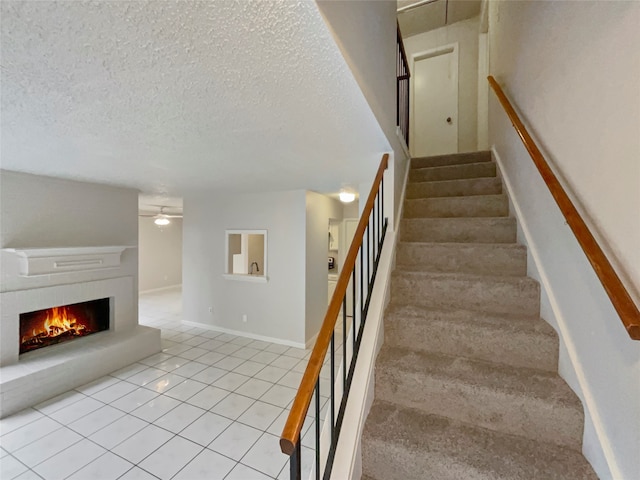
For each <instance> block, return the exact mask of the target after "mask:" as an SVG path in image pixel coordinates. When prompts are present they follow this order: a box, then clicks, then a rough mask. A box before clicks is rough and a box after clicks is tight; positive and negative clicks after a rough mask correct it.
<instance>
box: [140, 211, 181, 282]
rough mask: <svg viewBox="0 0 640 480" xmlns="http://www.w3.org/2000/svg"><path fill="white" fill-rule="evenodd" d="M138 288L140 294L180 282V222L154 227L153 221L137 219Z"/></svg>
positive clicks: (176, 219) (174, 219) (142, 218)
mask: <svg viewBox="0 0 640 480" xmlns="http://www.w3.org/2000/svg"><path fill="white" fill-rule="evenodd" d="M138 236H139V242H140V243H139V247H138V256H139V260H138V262H139V267H138V271H139V286H138V288H139V289H140V291H141V292H144V291H147V290H154V289H157V288H164V287H170V286H173V285H180V284H181V283H182V219H181V218H172V219H171V223H170V224H169V225H165V226H158V225H156V224H155V223H153V218H146V217H140V218H139V220H138Z"/></svg>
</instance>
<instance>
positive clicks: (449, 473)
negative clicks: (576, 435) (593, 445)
mask: <svg viewBox="0 0 640 480" xmlns="http://www.w3.org/2000/svg"><path fill="white" fill-rule="evenodd" d="M368 418H369V420H368V421H367V424H366V426H365V429H364V433H363V438H364V441H363V443H362V463H363V470H364V472H363V473H364V475H365V476H366V477H364V478H367V477H368V478H371V479H375V480H407V479H421V480H461V479H474V480H534V479H536V480H538V479H539V480H568V479H572V480H597V477H596V476H595V474H594V473H593V471H592V470H591V467H590V466H589V464H588V463H587V462H586V461H585V460H584V457H582V455H581V454H580V452H578V451H575V450H572V449H569V448H565V447H559V446H557V445H552V444H545V443H540V442H536V441H534V440H530V439H527V438H521V437H517V436H513V435H505V434H500V433H496V432H492V431H490V430H487V429H482V428H476V427H474V426H471V425H465V424H462V423H458V422H455V421H453V420H450V419H447V418H443V417H439V416H436V415H428V414H425V413H422V412H419V411H414V410H411V409H406V408H402V407H399V406H396V405H391V404H388V403H386V402H382V401H378V400H376V401H374V403H373V406H372V408H371V412H370V413H369V417H368Z"/></svg>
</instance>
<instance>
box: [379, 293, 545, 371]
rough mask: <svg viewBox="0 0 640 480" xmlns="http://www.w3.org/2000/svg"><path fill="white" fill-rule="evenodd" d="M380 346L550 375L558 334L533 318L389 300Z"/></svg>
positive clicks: (540, 320) (535, 317) (541, 321)
mask: <svg viewBox="0 0 640 480" xmlns="http://www.w3.org/2000/svg"><path fill="white" fill-rule="evenodd" d="M385 345H388V346H392V347H393V346H395V347H402V348H409V349H412V350H416V351H424V352H432V353H442V354H446V355H458V356H461V357H466V358H471V359H476V360H484V361H491V362H496V363H500V364H506V365H511V366H514V367H527V368H538V369H541V370H546V371H548V372H552V373H555V372H556V371H557V369H558V336H557V334H556V332H555V330H554V329H553V328H552V327H551V326H550V325H549V324H548V323H547V322H545V321H544V320H542V319H540V318H538V317H537V316H531V317H526V316H521V317H518V316H508V315H496V314H493V315H490V314H486V313H483V312H473V311H470V310H434V309H428V308H424V307H419V306H415V305H404V304H401V305H397V304H394V303H391V304H390V305H389V307H388V308H387V310H386V312H385Z"/></svg>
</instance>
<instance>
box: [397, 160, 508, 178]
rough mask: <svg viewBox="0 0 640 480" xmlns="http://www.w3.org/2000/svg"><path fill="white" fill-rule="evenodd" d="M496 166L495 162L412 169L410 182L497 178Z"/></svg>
mask: <svg viewBox="0 0 640 480" xmlns="http://www.w3.org/2000/svg"><path fill="white" fill-rule="evenodd" d="M495 176H496V164H495V163H493V162H480V163H467V164H465V165H449V166H444V167H429V168H416V169H413V168H412V169H411V170H410V172H409V181H410V182H433V181H436V180H457V179H460V178H479V177H495Z"/></svg>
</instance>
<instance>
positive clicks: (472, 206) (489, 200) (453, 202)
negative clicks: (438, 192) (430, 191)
mask: <svg viewBox="0 0 640 480" xmlns="http://www.w3.org/2000/svg"><path fill="white" fill-rule="evenodd" d="M508 214H509V200H508V199H507V196H506V195H480V196H475V197H444V198H423V199H415V200H407V201H406V202H405V204H404V218H416V217H442V218H449V217H502V216H506V215H508Z"/></svg>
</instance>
